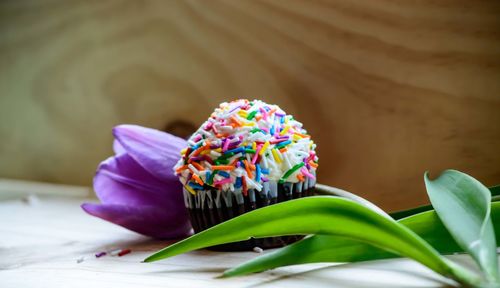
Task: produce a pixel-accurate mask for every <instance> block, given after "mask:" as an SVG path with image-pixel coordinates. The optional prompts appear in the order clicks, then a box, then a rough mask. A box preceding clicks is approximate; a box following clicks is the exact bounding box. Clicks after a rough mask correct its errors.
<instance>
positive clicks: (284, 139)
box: [269, 137, 288, 144]
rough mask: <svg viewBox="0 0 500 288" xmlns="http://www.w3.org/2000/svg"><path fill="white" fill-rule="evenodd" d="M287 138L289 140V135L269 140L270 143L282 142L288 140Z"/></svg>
mask: <svg viewBox="0 0 500 288" xmlns="http://www.w3.org/2000/svg"><path fill="white" fill-rule="evenodd" d="M286 140H288V137H286V138H282V139H273V140H271V141H269V143H271V144H276V143H280V142H283V141H286Z"/></svg>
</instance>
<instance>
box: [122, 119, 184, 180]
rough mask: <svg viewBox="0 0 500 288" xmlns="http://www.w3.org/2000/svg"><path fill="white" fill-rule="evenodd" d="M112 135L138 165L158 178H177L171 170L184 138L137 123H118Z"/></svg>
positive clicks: (182, 145) (182, 146)
mask: <svg viewBox="0 0 500 288" xmlns="http://www.w3.org/2000/svg"><path fill="white" fill-rule="evenodd" d="M113 135H114V136H115V138H116V139H117V140H118V142H120V144H121V146H122V147H123V148H124V149H125V151H127V153H128V154H129V155H130V156H131V157H132V158H134V160H135V161H137V163H139V165H141V166H142V167H143V168H144V169H146V170H147V171H148V172H150V173H151V174H152V175H154V176H155V177H157V178H158V179H160V180H164V181H169V180H171V179H177V177H176V176H175V174H174V172H173V171H172V169H173V167H174V165H175V164H176V163H177V161H178V160H179V158H180V156H179V152H180V151H181V150H182V149H183V148H184V147H185V146H186V145H187V144H186V140H184V139H182V138H179V137H176V136H173V135H171V134H168V133H165V132H161V131H159V130H155V129H151V128H146V127H141V126H137V125H118V126H116V127H115V128H113Z"/></svg>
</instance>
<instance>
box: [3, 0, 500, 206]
mask: <svg viewBox="0 0 500 288" xmlns="http://www.w3.org/2000/svg"><path fill="white" fill-rule="evenodd" d="M498 15H500V2H499V1H469V0H460V1H458V0H457V1H449V0H443V1H430V0H428V1H392V0H384V1H352V0H335V1H323V0H320V1H318V0H314V1H312V0H307V1H305V0H304V1H297V0H276V1H229V0H228V1H134V0H130V1H101V0H98V1H88V0H85V1H63V0H61V1H52V0H50V1H49V0H47V1H35V0H32V1H16V0H12V1H2V2H1V3H0V140H1V141H0V177H10V178H20V179H33V180H41V181H49V182H56V183H70V184H85V185H90V184H91V179H92V176H93V173H94V170H95V168H96V166H97V164H98V163H99V161H100V160H103V159H105V158H106V157H107V156H109V155H110V154H111V153H112V152H111V141H112V137H111V128H112V127H113V126H114V125H116V124H119V123H137V124H141V125H145V126H149V127H155V128H159V129H164V128H165V127H169V128H168V129H177V130H179V129H180V130H181V131H182V129H183V128H182V127H181V128H179V127H178V126H177V125H178V124H179V123H180V124H182V125H184V126H185V127H190V126H197V125H199V124H200V123H201V121H203V120H204V119H205V118H206V117H208V115H209V114H210V112H211V111H212V109H213V108H214V107H216V106H217V105H218V103H219V102H222V101H225V100H231V99H235V98H239V97H248V98H260V99H263V100H265V101H268V102H271V103H276V104H279V105H280V106H282V107H283V108H285V110H287V111H288V112H290V113H293V114H294V115H295V116H296V118H298V119H299V120H301V121H302V122H304V123H305V125H306V128H307V129H308V130H309V132H310V133H311V134H312V135H313V136H314V138H315V139H316V142H317V143H318V146H319V155H320V170H319V175H320V179H319V180H320V181H321V182H323V183H327V184H332V185H335V186H338V187H342V188H345V189H348V190H350V191H353V192H356V193H358V194H360V195H362V196H365V197H368V198H369V199H371V200H373V201H374V202H375V203H377V204H380V205H381V206H382V207H384V208H390V209H395V208H402V207H407V206H410V205H413V204H417V203H423V202H425V201H426V197H425V191H424V186H423V181H422V175H423V172H424V171H425V170H430V171H431V172H432V173H433V174H434V175H436V173H438V172H439V171H440V170H442V169H445V168H456V169H459V170H463V171H465V172H468V173H470V174H472V175H474V176H476V177H477V178H478V179H480V180H481V181H484V183H486V184H494V183H500V17H499V16H498ZM172 123H173V124H172ZM176 123H177V124H176ZM188 129H189V128H188Z"/></svg>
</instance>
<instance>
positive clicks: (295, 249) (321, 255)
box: [223, 203, 500, 277]
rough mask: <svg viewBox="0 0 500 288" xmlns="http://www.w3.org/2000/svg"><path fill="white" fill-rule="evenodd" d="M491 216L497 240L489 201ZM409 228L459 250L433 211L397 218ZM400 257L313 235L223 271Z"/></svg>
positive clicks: (499, 212) (498, 222)
mask: <svg viewBox="0 0 500 288" xmlns="http://www.w3.org/2000/svg"><path fill="white" fill-rule="evenodd" d="M491 217H492V220H493V224H494V228H495V230H496V231H498V232H497V234H496V239H497V241H499V240H500V203H492V204H491ZM398 222H399V223H401V224H403V225H405V226H406V227H408V228H410V229H411V230H412V231H414V232H415V233H417V234H418V235H419V236H420V237H422V238H423V239H424V240H425V241H427V243H429V244H430V245H431V246H433V247H434V248H435V249H436V250H437V251H438V252H439V253H441V254H451V253H455V252H462V251H463V249H461V248H460V246H458V244H457V243H456V242H455V240H454V239H453V237H452V236H451V235H450V233H449V232H448V230H446V228H445V227H444V226H443V223H442V222H441V220H439V217H438V216H437V214H436V213H435V211H427V212H423V213H420V214H416V215H413V216H409V217H406V218H404V219H401V220H399V221H398ZM395 257H399V256H398V255H396V254H393V253H390V252H388V251H385V250H382V249H379V248H376V247H373V246H371V245H368V244H365V243H360V242H355V241H352V240H351V239H347V238H344V237H338V236H328V235H312V236H309V237H307V238H305V239H303V240H301V241H299V242H296V243H293V244H291V245H288V246H286V247H283V248H281V249H278V250H276V251H273V252H271V253H268V254H264V255H262V256H259V257H256V258H254V259H252V260H249V261H247V262H245V263H243V264H240V265H238V266H236V267H234V268H231V269H229V270H227V271H225V272H224V274H223V276H225V277H233V276H240V275H245V274H249V273H255V272H261V271H265V270H269V269H273V268H277V267H282V266H288V265H296V264H306V263H319V262H361V261H369V260H376V259H387V258H395Z"/></svg>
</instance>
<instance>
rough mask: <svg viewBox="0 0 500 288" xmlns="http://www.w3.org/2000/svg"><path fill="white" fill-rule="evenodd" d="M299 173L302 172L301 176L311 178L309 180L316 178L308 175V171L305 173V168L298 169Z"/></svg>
mask: <svg viewBox="0 0 500 288" xmlns="http://www.w3.org/2000/svg"><path fill="white" fill-rule="evenodd" d="M300 172H302V174H304V175H306V176H307V177H309V178H311V179H316V177H314V175H312V174H311V173H309V171H307V169H306V168H304V167H302V168H301V169H300Z"/></svg>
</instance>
